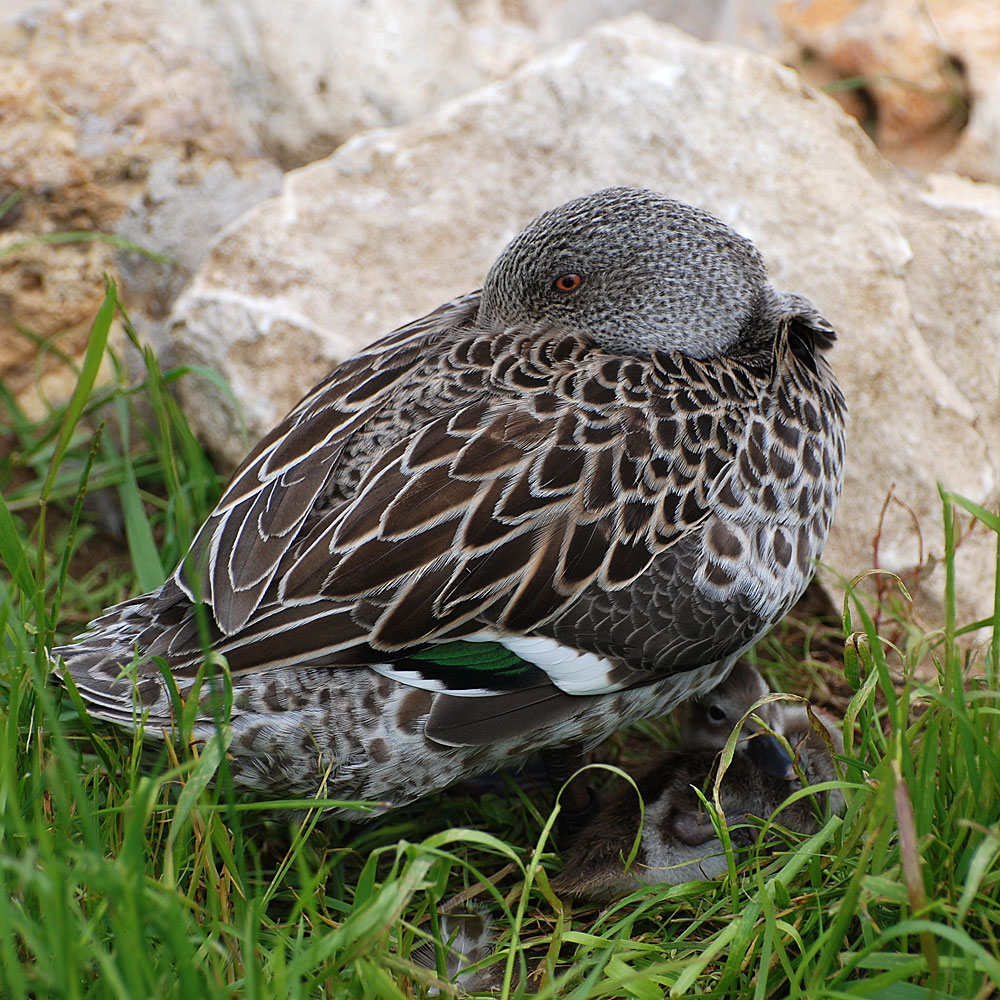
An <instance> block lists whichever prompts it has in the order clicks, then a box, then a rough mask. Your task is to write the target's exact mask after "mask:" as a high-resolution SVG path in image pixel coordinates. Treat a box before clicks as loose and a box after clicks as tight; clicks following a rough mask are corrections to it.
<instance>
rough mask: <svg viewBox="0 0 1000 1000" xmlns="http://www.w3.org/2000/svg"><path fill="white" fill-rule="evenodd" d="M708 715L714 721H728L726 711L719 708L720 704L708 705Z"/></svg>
mask: <svg viewBox="0 0 1000 1000" xmlns="http://www.w3.org/2000/svg"><path fill="white" fill-rule="evenodd" d="M708 717H709V718H710V719H711V720H712V722H725V721H726V713H725V712H724V711H723V710H722V709H721V708H719V706H718V705H709V706H708Z"/></svg>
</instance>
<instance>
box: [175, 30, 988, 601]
mask: <svg viewBox="0 0 1000 1000" xmlns="http://www.w3.org/2000/svg"><path fill="white" fill-rule="evenodd" d="M610 184H632V185H638V186H648V187H653V188H657V189H659V190H661V191H664V192H667V193H669V194H671V195H673V196H676V197H678V198H681V199H683V200H685V201H689V202H692V203H694V204H697V205H700V206H703V207H704V208H706V209H708V210H710V211H712V212H714V213H715V214H717V215H719V216H720V217H721V218H723V219H724V220H726V221H727V222H729V223H730V224H731V225H733V226H734V227H735V228H736V229H738V230H739V231H741V232H743V233H744V234H746V235H747V236H749V237H750V238H751V239H753V240H754V241H755V242H756V243H757V244H758V246H759V247H760V248H761V249H762V251H763V253H764V255H765V257H766V259H767V261H768V264H769V267H770V272H771V276H772V279H773V281H774V282H775V284H777V285H778V286H779V287H781V288H785V289H791V290H796V291H799V292H802V293H804V294H806V295H807V296H809V297H810V298H811V299H812V300H813V301H814V302H815V303H816V304H817V305H818V306H819V308H820V309H821V310H822V311H823V312H824V313H825V314H826V315H827V317H828V318H829V319H830V320H831V321H832V322H833V323H834V324H835V325H836V327H837V329H838V331H839V332H840V338H841V339H840V341H839V344H838V346H837V348H836V350H835V354H834V357H833V362H834V365H835V367H836V368H837V370H838V372H839V373H840V376H841V378H842V381H843V383H844V386H845V390H846V393H847V396H848V400H849V403H850V407H851V415H852V427H851V432H850V437H849V469H848V475H847V482H846V488H845V494H844V498H843V502H842V505H841V511H840V514H839V516H838V519H837V523H836V525H835V530H834V536H833V538H832V540H831V543H830V545H829V547H828V549H827V554H826V558H827V561H828V562H829V563H830V564H831V565H832V566H833V568H834V569H835V570H836V571H838V572H839V573H841V574H843V575H844V576H847V577H850V576H852V575H853V574H855V573H857V572H859V571H862V570H864V569H866V568H868V567H870V566H871V565H872V558H873V556H872V541H873V538H874V537H875V535H876V532H877V529H878V520H879V511H880V509H881V508H882V505H883V501H884V499H885V497H886V496H887V494H888V493H889V491H890V489H893V490H894V495H895V496H896V497H897V498H898V499H899V500H900V501H902V502H903V503H905V504H906V505H907V506H908V507H909V508H910V509H911V510H912V511H913V512H914V514H915V516H916V517H917V519H918V521H919V524H920V529H921V532H922V535H923V542H924V545H925V547H926V548H927V549H929V550H931V551H932V552H933V553H935V554H936V555H937V556H940V554H941V542H940V530H939V527H938V526H939V524H940V521H941V517H940V504H939V500H938V494H937V489H936V485H935V483H936V481H938V480H940V481H942V482H943V483H945V484H946V485H947V486H948V487H949V488H951V489H954V490H955V491H957V492H959V493H963V494H965V495H967V496H969V497H971V498H972V499H974V500H976V501H977V502H983V503H986V504H993V503H994V502H995V497H996V491H997V482H998V475H997V469H998V464H1000V456H998V454H997V448H998V444H1000V442H998V441H997V439H996V433H995V429H996V427H997V426H998V419H997V417H998V411H997V398H996V390H997V366H998V359H1000V314H998V312H997V310H996V308H995V304H994V302H995V289H996V288H997V287H1000V254H998V252H997V251H998V248H1000V216H998V214H997V211H996V205H997V193H996V191H995V190H994V189H992V188H989V187H983V186H978V187H977V186H976V185H973V184H971V183H961V182H958V181H956V180H945V179H942V180H940V181H938V180H931V181H930V182H928V183H926V184H921V183H914V182H911V181H909V180H907V179H905V178H904V177H903V176H901V175H900V174H899V173H898V172H897V171H896V170H895V169H894V168H892V167H891V166H890V165H888V164H887V163H886V162H885V161H884V160H883V159H882V158H881V157H880V156H879V155H878V153H877V152H876V151H875V149H874V148H873V147H872V145H871V143H870V142H869V140H868V139H867V138H866V137H865V135H864V134H863V133H862V131H861V129H860V128H859V127H858V126H857V125H856V124H855V123H854V122H853V121H852V120H850V119H849V118H848V117H847V116H845V115H844V114H843V113H842V111H841V110H840V109H839V107H838V106H837V105H836V104H835V103H834V102H833V101H831V100H828V99H826V98H824V97H822V96H821V95H819V94H817V93H815V92H814V91H811V90H809V89H808V88H805V87H804V86H803V84H802V82H801V80H800V79H799V77H798V76H797V75H796V74H795V73H794V72H793V71H791V70H788V69H785V68H782V67H781V66H778V65H777V64H775V63H774V62H772V61H770V60H768V59H766V58H763V57H761V56H757V55H753V54H750V53H747V52H744V51H739V50H735V49H729V48H725V47H719V46H710V45H704V44H701V43H698V42H695V41H694V40H692V39H691V38H689V37H687V36H684V35H681V34H680V33H678V32H676V31H674V30H671V29H668V28H666V27H662V26H658V25H656V24H654V23H653V22H651V21H649V20H648V19H646V18H644V17H641V16H635V17H631V18H628V19H626V20H624V21H622V22H620V23H617V24H614V25H609V26H604V27H601V28H598V29H596V30H594V31H592V32H591V33H590V34H589V35H588V36H587V37H586V38H585V39H584V40H582V41H579V42H575V43H572V44H569V45H568V46H566V47H563V48H561V49H558V50H556V51H553V52H551V53H549V54H547V55H544V56H542V57H541V58H539V59H537V60H535V61H533V62H532V63H530V64H529V65H527V66H525V67H524V68H523V69H522V70H520V71H519V72H517V73H515V74H514V75H513V76H511V77H510V78H509V79H507V80H505V81H503V82H502V83H499V84H495V85H493V86H490V87H487V88H485V89H483V90H480V91H478V92H476V93H473V94H470V95H468V96H467V97H465V98H463V99H461V100H458V101H456V102H454V103H452V104H449V105H446V106H445V107H444V108H442V109H441V110H440V111H439V112H437V113H435V114H433V115H431V116H428V117H425V118H423V119H421V120H418V121H414V122H412V123H410V124H407V125H404V126H400V127H397V128H394V129H389V130H379V131H374V132H370V133H366V134H363V135H361V136H358V137H357V138H355V139H354V140H352V141H350V142H348V143H347V144H346V145H344V146H343V147H341V148H340V149H339V150H338V151H337V152H336V153H335V154H334V155H333V156H331V157H329V158H328V159H326V160H323V161H320V162H318V163H315V164H312V165H311V166H309V167H306V168H303V169H301V170H297V171H293V172H291V173H290V174H288V175H287V176H286V179H285V184H284V187H283V190H282V193H281V195H280V197H278V198H276V199H274V200H272V201H269V202H267V203H265V204H263V205H261V206H258V207H257V208H255V209H253V210H251V211H250V212H249V213H248V214H247V215H246V216H245V217H244V219H243V220H242V222H241V223H240V224H239V225H238V226H237V227H235V228H233V229H232V230H231V231H230V232H229V233H228V235H227V236H226V237H225V238H224V239H222V240H221V241H220V242H219V243H218V244H217V245H216V246H215V248H214V250H213V251H212V253H211V254H210V256H209V257H208V259H207V260H206V262H205V264H204V265H203V266H202V268H201V269H200V270H199V271H198V273H197V275H196V277H195V279H194V280H193V282H192V284H191V285H190V286H189V288H188V290H187V291H186V293H185V294H184V295H183V296H182V298H181V299H180V300H179V301H178V303H177V306H176V308H175V311H174V314H173V323H172V338H171V350H172V351H173V352H174V354H175V355H176V356H182V357H184V358H185V359H188V360H196V361H202V362H205V363H207V364H209V365H211V366H212V367H214V368H216V369H218V370H219V371H221V372H222V373H223V375H224V376H225V377H226V378H227V379H228V380H229V381H230V382H231V384H232V386H233V389H234V391H235V393H236V397H237V399H238V400H239V402H240V404H241V405H242V407H243V411H244V414H245V417H246V421H247V424H248V429H249V432H250V435H251V437H256V436H257V435H259V434H261V433H263V432H264V431H265V430H266V429H267V428H268V427H269V426H270V425H271V424H272V423H273V422H274V421H275V420H277V419H278V418H279V417H280V416H281V415H282V414H283V412H284V411H285V410H287V409H288V407H289V406H290V405H291V404H293V403H294V402H295V400H296V399H297V397H298V396H299V395H300V393H302V392H303V391H304V390H305V389H306V388H308V387H309V386H310V385H311V384H312V383H313V382H315V381H316V380H317V379H318V378H319V377H321V376H322V375H323V374H324V372H325V371H326V370H327V369H328V368H329V367H330V366H331V365H333V364H334V363H336V362H337V361H339V360H340V359H342V358H344V357H345V356H347V355H349V354H350V353H352V352H353V351H355V350H357V349H358V348H359V347H361V346H362V345H363V344H365V343H367V342H369V341H371V340H372V339H374V338H375V337H377V336H379V335H381V334H383V333H385V332H387V331H388V330H389V329H391V328H392V327H393V326H394V325H396V324H399V323H401V322H404V321H406V320H408V319H411V318H414V317H416V316H418V315H420V314H421V313H422V312H424V311H426V310H428V309H430V308H432V307H433V306H435V305H437V304H438V303H440V302H442V301H444V300H445V299H447V298H448V297H450V296H451V295H454V294H456V293H460V292H464V291H466V290H468V289H470V288H473V287H475V286H476V285H477V284H478V283H479V282H480V281H481V279H482V277H483V274H484V273H485V271H486V268H487V267H488V265H489V264H490V262H491V261H492V259H493V258H494V257H495V256H496V254H497V252H498V251H499V250H500V248H501V247H502V246H503V244H504V243H505V242H506V241H507V240H508V239H509V238H510V237H511V236H513V235H514V233H515V232H517V230H518V229H519V228H520V227H521V226H522V225H523V224H524V223H525V222H526V221H527V220H528V219H530V218H531V217H532V216H533V215H535V214H536V213H538V212H540V211H542V210H544V209H547V208H549V207H551V206H553V205H555V204H558V203H560V202H562V201H564V200H566V199H567V198H570V197H573V196H576V195H579V194H582V193H585V192H588V191H592V190H595V189H597V188H600V187H602V186H606V185H610ZM187 402H188V411H189V413H190V414H191V416H192V418H193V419H194V420H195V421H197V422H198V424H199V426H200V428H201V430H202V432H203V433H204V435H205V436H206V437H207V438H208V440H209V441H210V443H211V445H212V447H213V448H214V449H215V450H216V451H217V452H218V453H219V454H220V455H224V456H226V457H227V458H228V459H229V460H230V461H236V460H237V459H238V458H239V457H240V455H241V454H242V453H243V451H244V449H245V440H244V438H243V437H242V436H241V434H240V432H239V427H238V422H237V419H236V417H235V415H234V413H233V411H232V408H231V407H230V405H229V404H228V403H227V402H226V400H225V399H223V398H222V397H221V396H219V395H218V394H217V393H215V392H214V391H213V390H212V389H211V388H210V387H208V386H205V385H202V384H198V385H196V384H195V383H193V382H191V383H188V400H187ZM985 545H986V542H985V539H983V538H982V537H979V536H975V535H974V536H973V537H971V538H970V539H968V540H967V541H966V542H965V544H964V545H963V547H962V550H961V560H960V581H961V587H962V593H963V594H964V595H965V598H966V602H965V610H966V611H967V612H968V613H969V614H974V613H976V611H982V610H984V609H985V606H986V603H987V601H988V600H989V597H990V595H991V594H992V584H991V583H990V581H989V580H988V579H987V576H988V574H987V573H986V570H985V567H986V566H988V565H989V564H990V562H989V558H988V553H987V552H986V549H985V547H984V546H985ZM917 555H918V545H917V539H916V535H915V532H914V530H913V525H912V522H911V521H910V519H909V515H908V514H907V513H906V512H905V510H904V509H903V508H902V507H897V506H895V505H890V508H889V513H888V515H887V518H886V523H885V524H884V526H883V530H882V535H881V540H880V550H879V562H880V565H881V566H882V567H884V568H887V569H895V570H900V571H905V570H906V569H907V568H909V567H910V566H912V565H913V564H914V562H915V561H916V560H917ZM924 590H925V593H928V592H930V593H933V592H937V591H939V590H940V586H939V584H938V583H936V582H934V581H931V582H929V583H925V585H924Z"/></svg>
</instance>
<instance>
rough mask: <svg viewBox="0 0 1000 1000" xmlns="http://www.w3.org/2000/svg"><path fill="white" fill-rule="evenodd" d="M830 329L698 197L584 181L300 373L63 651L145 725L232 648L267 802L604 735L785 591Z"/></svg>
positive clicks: (756, 627) (833, 465) (716, 657)
mask: <svg viewBox="0 0 1000 1000" xmlns="http://www.w3.org/2000/svg"><path fill="white" fill-rule="evenodd" d="M834 339H835V334H834V331H833V329H832V328H831V326H830V325H829V323H827V322H826V320H824V319H823V318H822V317H821V316H820V315H819V313H818V312H817V311H816V310H815V308H814V307H813V306H812V305H811V304H810V303H809V302H808V301H806V300H805V299H804V298H802V297H801V296H798V295H793V294H788V293H784V292H780V291H778V290H776V289H775V288H774V287H773V286H772V285H771V284H770V283H769V282H768V280H767V277H766V273H765V268H764V263H763V260H762V258H761V255H760V253H759V252H758V251H757V249H756V248H755V247H754V246H753V245H752V244H751V243H750V241H749V240H747V239H745V238H744V237H742V236H740V235H739V234H737V233H736V232H734V231H733V230H732V229H730V228H729V227H728V226H726V225H724V224H723V223H722V222H720V221H719V220H718V219H715V218H714V217H713V216H711V215H709V214H708V213H706V212H703V211H701V210H699V209H696V208H692V207H690V206H687V205H683V204H681V203H679V202H677V201H674V200H672V199H670V198H666V197H664V196H663V195H660V194H656V193H654V192H651V191H643V190H636V189H632V188H610V189H607V190H604V191H599V192H597V193H596V194H592V195H589V196H586V197H583V198H577V199H575V200H573V201H570V202H568V203H567V204H565V205H562V206H561V207H559V208H556V209H553V210H552V211H550V212H546V213H545V214H544V215H542V216H540V217H539V218H537V219H536V220H534V222H532V223H531V224H530V225H529V226H528V227H527V228H526V229H525V230H524V232H522V233H521V234H520V235H519V236H517V237H516V238H515V239H514V240H513V242H512V243H511V244H510V245H509V246H508V247H507V248H506V249H505V250H504V251H503V252H502V253H501V255H500V257H499V258H498V260H497V261H496V263H495V264H494V265H493V267H492V268H491V269H490V270H489V272H488V273H487V275H486V278H485V281H484V283H483V287H482V288H481V289H479V290H476V291H473V292H470V293H468V294H466V295H463V296H460V297H459V298H457V299H454V300H453V301H451V302H448V303H446V304H444V305H442V306H441V307H440V308H438V309H436V310H434V311H433V312H431V313H430V314H428V315H427V316H424V317H422V318H421V319H418V320H416V321H414V322H412V323H410V324H408V325H406V326H404V327H401V328H400V329H398V330H396V331H395V332H393V333H390V334H389V335H388V336H387V337H385V338H383V339H382V340H379V341H377V342H376V343H375V344H373V345H371V346H370V347H369V348H367V349H366V350H364V351H362V352H361V353H360V354H358V355H356V356H355V357H352V358H349V359H348V360H346V361H344V362H343V363H342V364H340V365H339V366H337V367H336V368H335V369H334V370H333V371H332V372H331V373H330V374H329V375H328V376H327V377H326V378H325V379H324V380H323V381H322V382H320V384H319V385H317V386H316V387H315V388H313V389H312V390H311V391H310V392H309V393H307V395H306V396H305V397H304V398H303V399H302V401H301V402H300V403H299V404H298V405H297V406H296V407H295V408H294V409H293V410H292V411H291V413H289V414H288V416H287V417H286V418H285V419H284V420H283V421H282V422H281V423H280V424H279V425H278V426H277V427H275V428H274V430H273V431H271V433H269V434H268V435H267V436H266V437H265V438H264V439H263V440H262V441H261V442H259V443H258V444H257V446H256V447H255V448H254V449H253V450H252V451H251V453H250V454H249V455H248V456H247V458H246V460H245V461H244V462H243V464H242V465H241V466H240V468H239V469H238V470H237V472H236V474H235V476H234V477H233V480H232V481H231V483H230V484H229V486H228V488H227V489H226V492H225V494H224V495H223V497H222V499H221V500H220V502H219V504H218V506H217V507H216V508H215V510H214V511H213V512H212V514H211V515H210V516H209V518H208V520H207V521H206V522H205V524H204V525H203V527H202V528H201V530H200V531H199V533H198V535H197V537H196V538H195V540H194V542H193V544H192V546H191V549H190V551H189V552H188V554H187V555H186V556H185V558H184V559H183V560H182V561H181V564H180V565H179V566H178V567H177V569H176V570H175V572H174V573H173V574H172V575H171V577H170V578H169V579H168V580H167V581H166V582H165V583H164V584H163V586H162V587H160V588H159V589H158V590H156V591H154V592H152V593H149V594H144V595H142V596H139V597H136V598H133V599H132V600H129V601H126V602H124V603H122V604H119V605H117V606H115V607H113V608H110V609H109V610H108V611H106V612H105V613H104V614H103V615H102V616H101V617H100V618H98V619H97V620H96V621H95V622H93V623H92V624H91V625H90V627H89V629H88V631H87V632H86V633H85V634H84V635H83V636H82V637H81V638H80V639H79V641H77V642H76V643H74V644H72V645H69V646H63V647H61V648H59V649H56V650H54V658H55V660H56V664H57V667H56V669H57V671H58V672H60V673H61V674H62V675H64V676H65V675H67V674H68V675H71V676H72V678H73V680H74V681H75V683H76V686H77V688H78V689H79V691H80V693H81V695H82V697H83V698H84V700H85V701H86V703H87V704H88V707H89V708H90V711H91V712H92V714H93V715H94V716H96V717H98V718H102V719H107V720H109V721H111V722H113V723H115V724H117V725H120V726H124V727H127V728H131V727H134V726H135V725H136V723H137V721H138V720H144V721H145V724H146V731H147V733H148V734H150V735H154V736H155V735H157V734H159V733H160V732H161V730H162V729H164V728H167V729H169V728H170V726H171V723H172V711H173V710H172V701H171V697H170V692H169V690H168V685H167V684H166V682H165V680H164V677H163V674H162V669H161V667H162V666H163V665H165V667H166V669H167V670H168V671H169V673H170V675H171V676H172V679H173V682H174V684H176V688H177V690H178V691H179V692H180V694H181V695H182V697H183V696H187V695H188V694H189V693H190V692H191V691H192V688H193V686H194V684H195V680H196V676H197V674H198V671H199V669H200V668H201V667H202V665H203V663H204V661H205V656H206V652H211V653H213V654H215V655H216V656H221V657H224V658H225V661H226V663H227V664H228V671H229V675H230V677H231V682H232V694H233V699H232V709H231V715H230V717H229V718H228V719H227V720H226V721H227V724H228V725H229V726H230V728H231V733H232V741H231V744H230V751H229V753H230V764H231V769H232V774H233V778H234V780H235V781H236V782H237V783H239V784H241V785H243V786H245V787H246V788H249V789H251V790H253V791H255V792H257V793H260V794H263V795H273V796H278V797H290V796H312V795H315V794H316V793H317V792H318V790H319V789H320V788H321V787H322V788H323V789H324V790H325V794H326V795H327V796H330V797H333V798H338V799H347V800H357V799H364V800H370V801H375V802H378V803H379V804H380V805H379V807H378V811H384V810H385V809H388V808H392V807H394V806H399V805H402V804H404V803H407V802H410V801H412V800H414V799H416V798H418V797H420V796H422V795H424V794H426V793H428V792H431V791H434V790H435V789H438V788H441V787H444V786H446V785H449V784H451V783H452V782H455V781H457V780H459V779H462V778H465V777H469V776H471V775H474V774H476V773H478V772H481V771H485V770H494V769H496V768H498V767H500V766H506V765H508V764H511V763H516V762H517V761H518V760H521V759H523V758H525V757H526V756H527V755H529V754H530V753H532V752H534V751H536V750H539V749H541V748H544V747H558V746H564V745H568V744H576V743H582V744H584V745H591V746H592V745H595V744H597V743H599V742H600V741H601V740H603V739H604V738H605V737H607V736H608V735H609V734H610V733H612V732H613V731H614V730H616V729H617V728H619V727H620V726H622V725H625V724H627V723H630V722H633V721H635V720H637V719H640V718H643V717H646V716H649V715H655V714H662V713H663V712H666V711H668V710H669V709H670V708H672V707H673V706H674V705H675V704H677V703H679V702H680V701H682V700H684V699H686V698H689V697H691V696H693V695H697V694H699V693H701V692H705V691H708V690H710V689H711V688H712V687H713V686H715V685H716V684H718V683H719V681H720V680H722V679H723V678H725V677H726V675H727V674H728V672H729V670H730V669H731V667H732V665H733V664H734V663H735V661H736V660H737V658H738V657H739V656H740V654H741V653H743V652H744V651H745V650H746V649H747V648H749V647H750V646H751V645H752V644H753V643H754V642H755V641H756V640H757V639H758V638H759V637H760V636H761V635H763V634H765V633H766V632H767V631H769V630H770V629H771V628H772V627H773V626H774V624H775V623H776V622H777V621H778V620H779V619H780V618H781V617H782V616H783V615H784V614H785V612H786V611H787V610H788V608H789V607H790V606H791V605H792V603H793V602H794V601H795V600H796V598H797V597H798V596H799V594H800V593H801V592H802V590H803V589H804V587H805V585H806V583H807V581H808V579H809V577H810V575H811V573H812V567H813V562H814V560H815V559H816V557H817V556H819V554H820V552H821V551H822V548H823V545H824V543H825V541H826V537H827V534H828V532H829V529H830V524H831V521H832V519H833V515H834V510H835V508H836V504H837V499H838V497H839V494H840V488H841V479H842V471H843V461H844V422H845V413H846V410H845V405H844V399H843V396H842V394H841V391H840V388H839V387H838V385H837V382H836V379H835V377H834V375H833V372H832V371H831V369H830V367H829V365H828V363H827V360H826V356H825V355H826V352H827V350H828V349H829V348H830V346H831V345H832V344H833V341H834ZM200 621H202V622H207V629H205V628H202V627H200V624H199V622H200ZM206 646H207V649H206ZM218 683H219V682H218V681H216V686H218ZM211 687H212V684H211V682H210V683H209V684H208V685H206V687H204V688H202V689H201V690H202V694H201V702H200V704H199V711H198V714H197V719H196V721H195V724H194V732H193V736H194V738H195V739H197V740H205V739H208V738H209V737H210V736H211V735H212V733H213V732H214V731H215V728H216V723H215V720H214V719H213V712H214V711H216V710H217V709H216V708H214V707H213V706H215V705H217V703H218V701H219V699H217V698H213V697H211V692H210V690H209V689H210V688H211ZM355 815H357V814H355Z"/></svg>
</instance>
